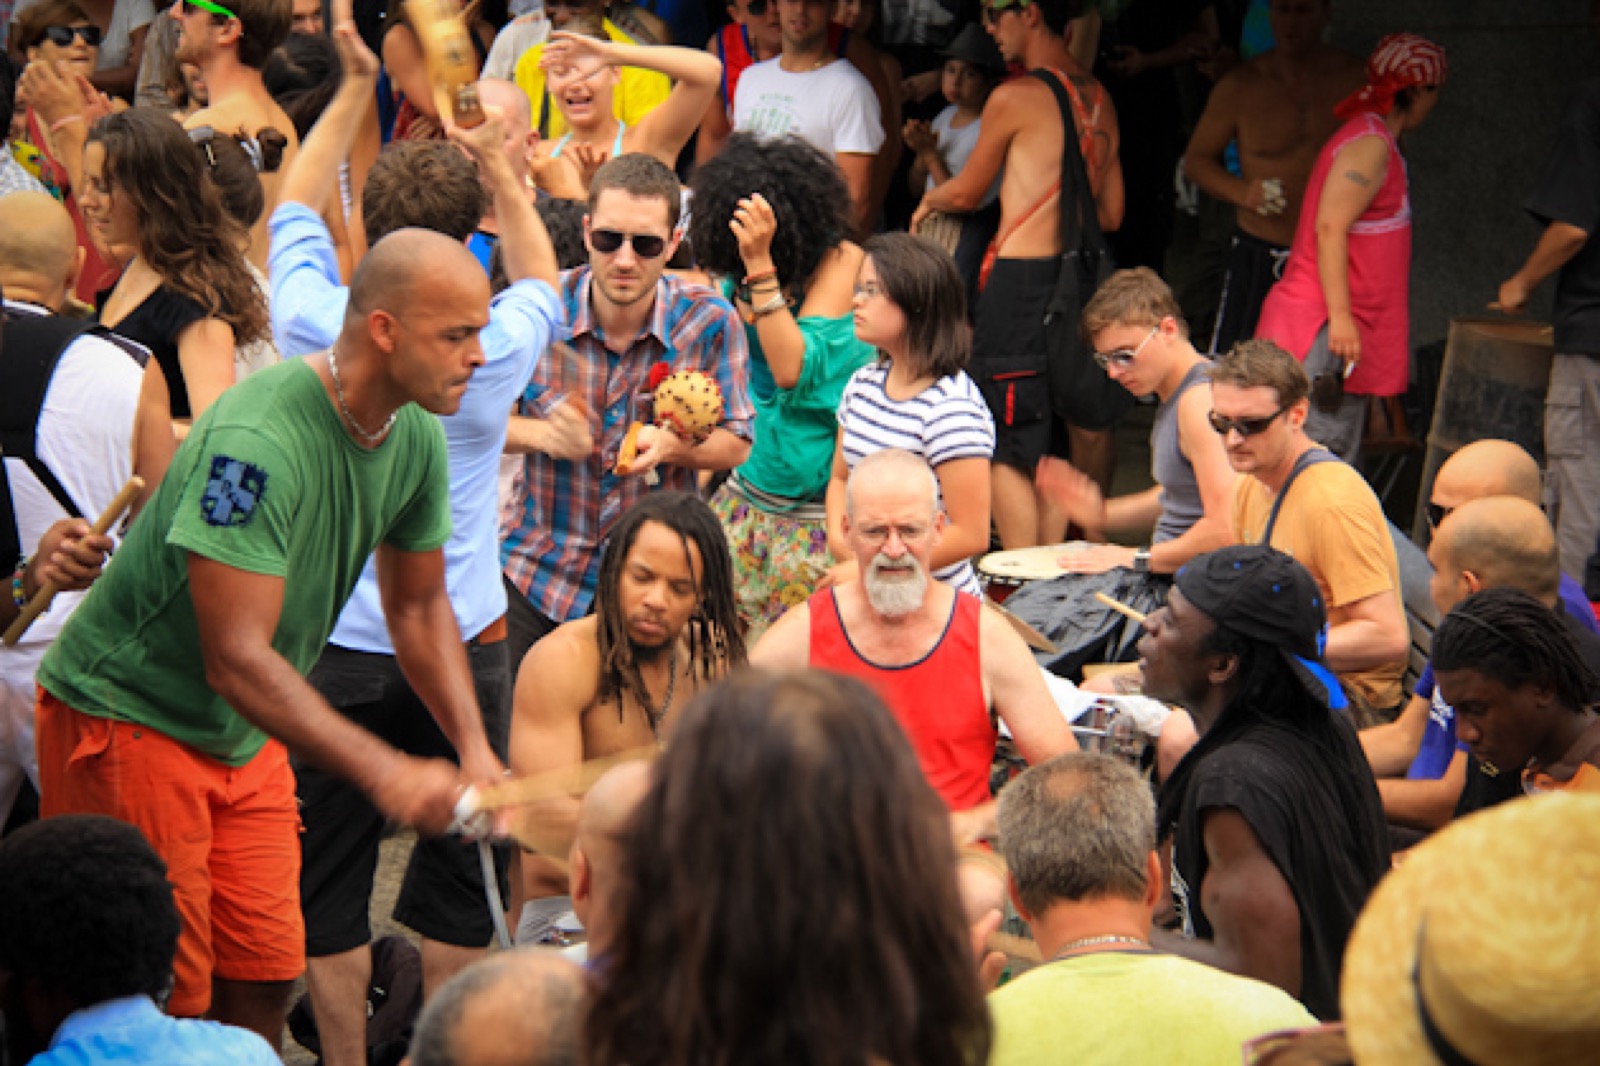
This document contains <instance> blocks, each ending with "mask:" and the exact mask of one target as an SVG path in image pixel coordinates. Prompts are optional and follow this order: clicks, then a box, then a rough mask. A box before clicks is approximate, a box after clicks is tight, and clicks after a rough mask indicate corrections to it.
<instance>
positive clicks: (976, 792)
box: [809, 589, 995, 811]
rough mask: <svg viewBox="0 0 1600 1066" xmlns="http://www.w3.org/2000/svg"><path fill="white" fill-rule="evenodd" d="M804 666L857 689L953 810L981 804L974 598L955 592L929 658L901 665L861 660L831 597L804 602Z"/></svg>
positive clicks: (982, 737) (984, 784) (987, 731)
mask: <svg viewBox="0 0 1600 1066" xmlns="http://www.w3.org/2000/svg"><path fill="white" fill-rule="evenodd" d="M809 603H810V608H811V665H812V666H815V667H819V668H820V669H823V670H832V671H834V672H835V673H840V674H844V675H846V676H848V677H854V678H856V679H858V680H860V681H863V682H865V683H866V684H867V685H868V686H869V687H870V688H871V689H872V690H873V691H874V692H876V693H877V694H878V695H879V697H881V698H882V700H883V702H884V703H887V704H888V705H889V710H890V711H891V712H893V714H894V717H895V721H897V722H899V723H900V728H901V729H904V730H905V731H906V736H907V737H909V738H910V740H911V747H912V749H913V750H914V751H915V752H916V753H917V761H918V762H919V763H921V764H922V773H923V776H925V777H926V778H927V779H928V783H929V784H930V785H932V786H933V790H934V791H935V792H937V793H939V796H940V798H942V799H943V800H944V801H945V803H946V804H947V805H948V806H949V807H950V809H951V810H953V811H964V810H967V809H968V808H970V807H975V806H977V805H978V804H980V803H983V802H985V801H986V800H988V799H989V764H990V763H992V762H993V761H994V748H995V729H994V725H993V723H992V722H991V721H990V718H989V706H988V703H987V702H986V701H985V700H984V698H983V669H982V660H981V658H980V657H979V642H978V626H979V618H980V616H979V611H980V610H981V609H982V608H981V605H980V604H979V602H978V597H976V596H965V595H962V594H960V593H957V594H956V596H955V606H954V607H953V608H952V610H951V612H950V621H949V623H948V624H947V625H946V626H945V631H944V634H943V635H942V636H941V637H940V638H939V643H938V644H936V645H934V648H933V650H932V651H930V652H929V653H928V654H927V655H925V656H923V658H922V659H921V660H919V661H918V662H914V663H909V664H907V665H905V666H879V665H878V664H877V663H873V662H869V661H867V660H866V659H864V658H862V657H861V655H860V653H859V652H857V651H856V649H855V645H853V644H851V643H850V635H849V634H848V633H846V632H845V629H844V623H843V621H842V620H841V619H840V618H839V604H838V601H836V600H835V599H834V596H833V590H832V589H825V590H823V591H822V592H819V593H817V594H816V595H815V596H813V597H811V599H810V601H809Z"/></svg>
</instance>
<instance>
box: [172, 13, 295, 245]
mask: <svg viewBox="0 0 1600 1066" xmlns="http://www.w3.org/2000/svg"><path fill="white" fill-rule="evenodd" d="M293 12H294V8H293V5H292V3H291V0H227V4H221V3H213V2H212V0H176V2H175V3H174V4H173V5H172V10H171V12H170V13H171V15H172V17H173V18H175V19H177V20H178V52H177V60H178V62H179V63H193V64H194V65H195V66H197V67H199V68H200V75H201V78H202V79H203V80H204V81H205V83H206V91H207V93H208V100H209V102H208V104H207V105H206V106H205V107H203V108H201V109H200V110H199V111H196V112H195V113H194V114H192V115H190V116H189V117H188V118H187V119H186V120H185V121H184V124H183V125H184V128H185V129H190V130H193V129H199V128H200V127H201V126H210V127H212V128H213V129H215V130H217V131H218V132H220V133H235V132H243V133H248V134H249V135H250V136H252V137H254V136H256V135H257V134H259V133H260V132H261V131H262V130H263V129H266V128H267V127H269V126H270V127H271V128H272V129H275V130H277V131H278V132H279V133H281V134H283V135H284V137H286V138H288V141H289V145H288V147H287V148H285V149H284V153H283V162H282V163H281V164H280V165H279V167H278V170H277V171H276V172H275V173H272V174H262V175H261V191H262V192H263V193H264V194H265V196H266V203H267V206H266V210H264V211H263V212H262V213H261V220H260V221H259V222H257V223H256V225H255V228H254V229H252V230H251V231H250V261H251V262H252V263H254V264H255V265H256V266H257V267H259V268H261V269H263V270H264V269H266V265H267V219H268V218H270V217H272V209H273V208H274V207H276V206H277V203H278V183H279V180H280V176H281V175H282V174H283V173H284V171H286V170H287V169H288V167H289V163H290V161H291V160H293V159H294V153H295V152H296V151H298V150H299V147H300V139H299V138H298V137H297V136H295V131H294V123H293V122H292V121H291V120H290V118H289V116H288V115H287V114H285V113H284V110H283V108H281V107H279V106H278V103H277V101H276V100H274V99H273V98H272V94H271V93H269V92H267V88H266V86H265V85H263V84H262V83H261V68H262V67H263V66H265V65H266V62H267V57H268V56H269V55H271V54H272V50H273V49H274V48H276V47H278V45H280V44H282V43H283V41H284V39H285V38H286V37H288V36H289V25H290V22H291V20H292V18H293Z"/></svg>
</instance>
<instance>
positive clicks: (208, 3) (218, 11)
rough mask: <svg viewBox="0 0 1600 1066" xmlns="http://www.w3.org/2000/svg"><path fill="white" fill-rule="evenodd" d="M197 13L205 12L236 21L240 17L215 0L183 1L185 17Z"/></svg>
mask: <svg viewBox="0 0 1600 1066" xmlns="http://www.w3.org/2000/svg"><path fill="white" fill-rule="evenodd" d="M196 11H204V12H206V13H207V14H210V15H221V16H222V17H223V18H225V19H236V18H238V17H239V16H238V15H235V14H234V13H233V12H232V11H229V10H228V9H227V8H225V7H223V6H222V5H221V4H219V3H216V2H215V0H183V13H184V14H185V15H188V14H192V13H194V12H196Z"/></svg>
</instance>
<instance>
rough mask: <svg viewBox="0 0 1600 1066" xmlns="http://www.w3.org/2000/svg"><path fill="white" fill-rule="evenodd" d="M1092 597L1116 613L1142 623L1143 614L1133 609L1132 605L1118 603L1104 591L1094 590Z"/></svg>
mask: <svg viewBox="0 0 1600 1066" xmlns="http://www.w3.org/2000/svg"><path fill="white" fill-rule="evenodd" d="M1094 598H1095V599H1097V600H1099V601H1100V602H1101V603H1103V604H1105V605H1106V606H1107V607H1109V608H1111V609H1112V610H1113V611H1116V612H1117V613H1118V614H1122V615H1126V616H1127V617H1129V618H1131V619H1133V620H1134V621H1135V622H1138V623H1139V624H1140V625H1144V620H1145V616H1144V615H1142V614H1140V613H1139V612H1138V611H1136V610H1134V609H1133V608H1132V607H1129V606H1128V605H1127V604H1125V603H1119V602H1118V601H1116V600H1114V599H1112V598H1111V597H1110V596H1107V595H1106V594H1105V593H1104V592H1096V593H1095V594H1094Z"/></svg>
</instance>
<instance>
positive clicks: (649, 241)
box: [589, 229, 667, 259]
mask: <svg viewBox="0 0 1600 1066" xmlns="http://www.w3.org/2000/svg"><path fill="white" fill-rule="evenodd" d="M623 241H627V242H628V243H629V244H631V245H633V254H634V255H637V256H638V257H639V258H640V259H654V258H655V257H656V256H658V255H660V254H661V253H662V252H664V251H666V250H667V239H666V238H665V237H657V236H656V235H655V234H653V233H618V232H617V231H616V230H614V229H592V230H590V231H589V243H590V244H592V245H594V250H595V251H597V252H603V253H605V254H606V255H610V254H611V253H612V252H614V251H616V250H617V249H618V248H621V247H622V242H623Z"/></svg>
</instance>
